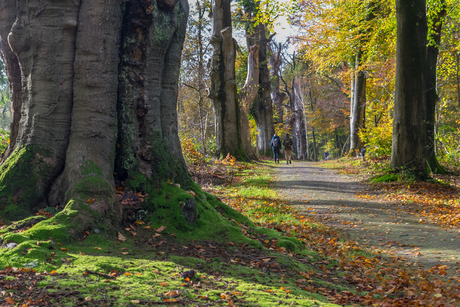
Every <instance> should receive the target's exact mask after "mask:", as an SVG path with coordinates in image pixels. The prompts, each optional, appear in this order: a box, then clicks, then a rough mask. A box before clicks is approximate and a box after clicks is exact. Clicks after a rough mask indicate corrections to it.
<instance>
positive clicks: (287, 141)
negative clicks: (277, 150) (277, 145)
mask: <svg viewBox="0 0 460 307" xmlns="http://www.w3.org/2000/svg"><path fill="white" fill-rule="evenodd" d="M283 146H284V149H287V150H292V140H291V138H290V137H285V138H284V139H283Z"/></svg>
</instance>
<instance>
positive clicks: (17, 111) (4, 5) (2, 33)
mask: <svg viewBox="0 0 460 307" xmlns="http://www.w3.org/2000/svg"><path fill="white" fill-rule="evenodd" d="M15 8H16V0H4V1H2V2H0V20H2V22H1V23H0V56H1V58H2V59H3V61H4V63H5V70H6V75H7V76H9V78H8V82H9V85H10V99H11V105H12V106H11V112H12V119H13V120H12V122H11V126H10V143H9V144H8V147H7V148H6V149H5V151H4V152H3V157H8V156H9V155H10V154H11V152H12V151H13V148H14V147H15V145H16V138H17V136H18V131H19V121H20V119H21V106H22V98H21V97H22V81H21V70H20V67H19V62H18V60H17V58H16V55H15V54H14V52H13V51H12V50H11V48H10V46H9V44H8V34H9V33H10V30H11V27H12V25H13V23H14V21H15V20H16V9H15ZM3 160H4V159H2V161H3Z"/></svg>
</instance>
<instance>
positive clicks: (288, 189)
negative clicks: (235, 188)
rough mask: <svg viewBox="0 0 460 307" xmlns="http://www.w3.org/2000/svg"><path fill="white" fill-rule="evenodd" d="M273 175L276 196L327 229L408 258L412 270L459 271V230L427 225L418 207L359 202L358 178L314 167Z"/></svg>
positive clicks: (278, 170) (303, 165)
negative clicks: (440, 267)
mask: <svg viewBox="0 0 460 307" xmlns="http://www.w3.org/2000/svg"><path fill="white" fill-rule="evenodd" d="M275 173H276V179H277V182H276V188H277V190H278V192H279V193H280V196H282V198H283V199H284V200H288V201H290V202H291V205H292V206H293V207H294V208H296V209H297V210H299V211H301V212H303V213H304V214H308V215H314V216H315V217H316V218H317V219H318V221H320V222H322V223H323V224H325V225H326V226H329V227H331V228H335V229H338V230H341V231H343V232H344V233H345V234H347V235H349V236H350V238H352V239H353V240H356V241H358V242H360V243H362V244H365V245H367V246H369V247H370V248H376V249H381V250H386V251H387V252H388V253H389V254H390V255H397V256H400V257H406V258H407V259H408V260H409V261H410V262H411V263H413V265H423V266H425V267H426V268H431V267H433V266H435V265H439V264H445V265H448V266H449V272H448V273H449V275H450V274H453V273H454V272H455V271H454V269H456V270H458V264H459V263H460V233H459V229H444V228H442V227H439V226H438V225H435V224H431V223H429V222H428V221H426V220H425V219H424V217H422V216H419V214H418V213H417V211H416V210H415V209H417V205H416V204H411V205H402V204H393V203H389V202H383V201H376V200H373V201H366V200H364V199H361V198H358V197H357V196H356V193H358V192H360V191H363V190H364V189H365V187H364V186H363V185H361V184H360V183H359V182H358V180H359V178H358V177H356V176H355V177H351V176H347V175H341V174H335V173H334V171H332V170H328V169H324V168H320V167H318V166H317V165H316V163H313V162H295V163H294V164H292V165H279V166H277V167H275ZM418 209H420V208H418ZM456 266H457V267H456ZM459 272H460V271H458V272H456V273H457V274H458V273H459Z"/></svg>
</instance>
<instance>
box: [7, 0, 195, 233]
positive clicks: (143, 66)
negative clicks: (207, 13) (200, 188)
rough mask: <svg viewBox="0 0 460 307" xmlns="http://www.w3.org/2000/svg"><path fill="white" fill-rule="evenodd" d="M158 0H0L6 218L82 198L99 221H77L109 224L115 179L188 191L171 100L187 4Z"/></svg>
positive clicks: (115, 213)
mask: <svg viewBox="0 0 460 307" xmlns="http://www.w3.org/2000/svg"><path fill="white" fill-rule="evenodd" d="M163 2H164V1H163V0H158V1H156V2H155V1H150V0H143V1H142V0H131V1H129V2H125V1H123V0H75V1H52V0H45V1H19V0H17V1H10V0H7V1H2V2H0V14H1V16H2V19H1V22H0V47H1V50H2V53H1V55H2V58H3V59H5V58H8V59H9V60H7V62H8V64H7V65H8V79H9V81H10V84H12V86H17V85H16V84H17V81H16V80H18V78H19V80H20V84H21V91H19V93H21V92H22V95H19V94H18V96H14V97H15V98H13V104H16V105H17V106H21V112H20V115H21V116H20V120H19V124H18V133H17V137H16V138H15V139H14V140H12V141H11V142H12V143H13V141H14V143H13V144H14V145H10V146H11V149H10V151H8V152H7V157H5V158H7V159H6V161H4V163H3V164H2V166H1V167H0V172H1V173H2V175H1V177H0V210H3V209H5V208H8V210H9V211H8V212H6V216H7V218H12V217H14V218H21V217H24V216H27V215H29V214H30V213H33V212H36V211H37V210H38V209H39V208H43V207H44V206H48V205H53V206H55V205H57V206H61V207H64V206H65V205H66V204H67V207H66V208H72V209H75V210H77V211H79V210H80V209H82V208H83V207H84V206H85V205H87V204H85V202H84V200H86V199H88V198H93V199H94V202H91V203H90V205H89V207H90V209H91V210H93V211H94V212H98V214H99V216H100V218H99V219H98V220H97V221H95V220H94V219H91V218H88V216H86V217H85V216H83V215H84V214H83V213H82V214H83V215H81V216H80V217H76V220H77V221H79V223H77V224H76V225H78V226H79V227H86V226H87V225H88V223H101V222H102V223H105V224H111V223H117V222H119V219H120V215H121V207H120V205H119V202H118V200H117V198H116V196H115V193H114V179H116V180H119V181H126V182H129V181H130V180H131V179H132V178H134V177H135V176H138V175H142V176H145V177H146V178H148V180H152V181H153V182H160V181H164V180H167V179H170V180H173V181H174V182H180V183H181V184H187V182H188V181H189V176H188V173H187V171H186V167H185V162H184V160H183V157H182V152H181V148H180V142H179V138H178V134H177V116H176V100H177V80H178V76H179V67H180V56H181V51H182V44H183V40H184V37H185V26H186V21H187V16H188V2H187V0H180V1H178V2H177V1H176V2H175V3H172V2H171V1H169V2H168V3H166V2H165V3H163ZM3 16H8V18H5V19H4V18H3ZM13 16H14V17H13ZM12 20H14V22H13V23H12V22H11V21H12ZM6 41H7V42H8V45H6V43H5V42H6ZM8 52H12V53H13V54H14V56H11V54H10V53H8ZM10 58H11V59H10ZM17 64H19V68H20V69H19V70H18V69H16V68H15V66H14V65H17ZM14 90H16V88H15V89H14ZM15 99H17V101H16V100H15ZM14 124H15V121H14V120H13V125H14ZM114 172H115V174H116V176H115V178H114ZM24 178H27V180H24ZM82 195H84V196H82ZM82 197H84V198H85V199H82ZM82 211H83V210H82ZM80 222H81V223H80ZM85 225H86V226H85ZM75 231H77V230H75Z"/></svg>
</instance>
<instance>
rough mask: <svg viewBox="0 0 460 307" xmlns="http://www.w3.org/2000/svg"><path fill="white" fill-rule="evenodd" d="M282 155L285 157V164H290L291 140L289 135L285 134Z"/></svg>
mask: <svg viewBox="0 0 460 307" xmlns="http://www.w3.org/2000/svg"><path fill="white" fill-rule="evenodd" d="M283 146H284V154H285V155H286V164H292V162H291V157H292V140H291V137H290V136H289V133H286V135H285V136H284V139H283Z"/></svg>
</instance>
